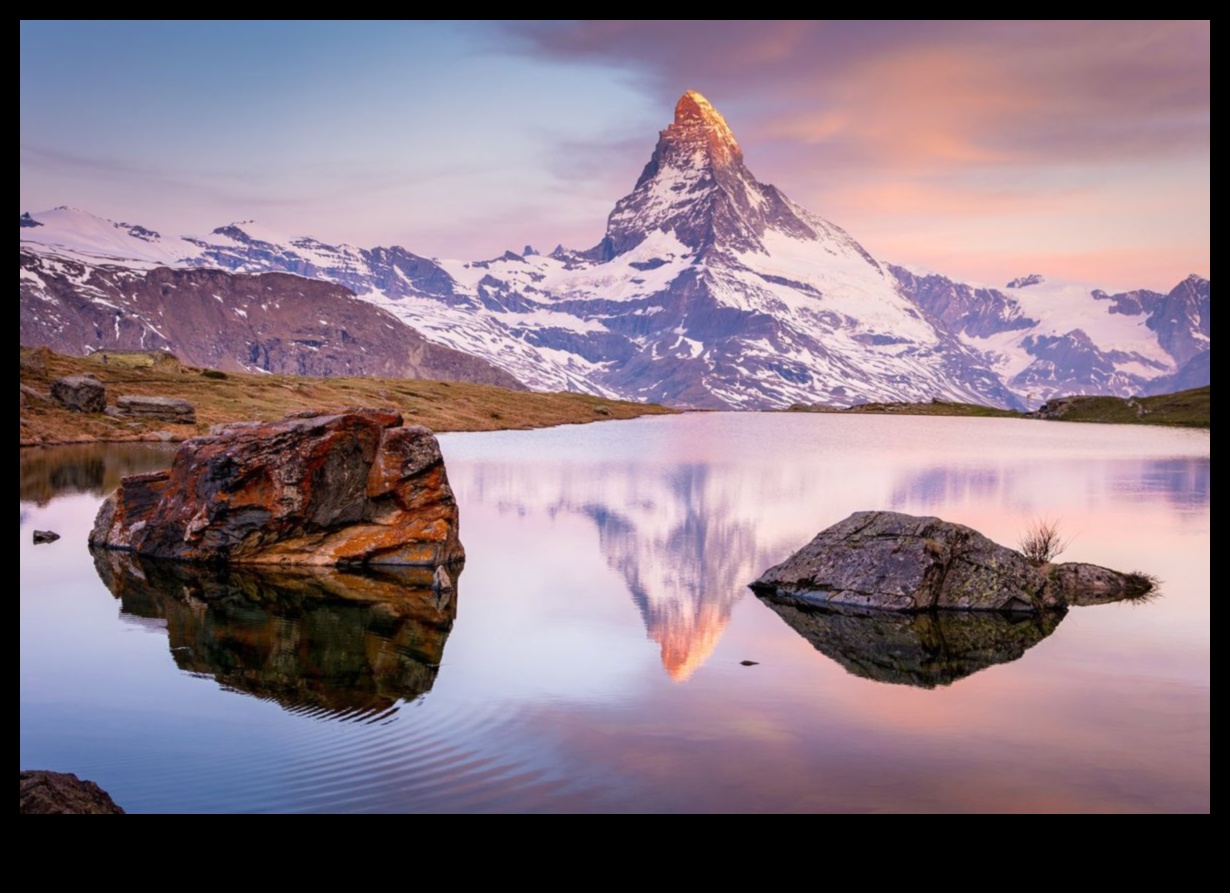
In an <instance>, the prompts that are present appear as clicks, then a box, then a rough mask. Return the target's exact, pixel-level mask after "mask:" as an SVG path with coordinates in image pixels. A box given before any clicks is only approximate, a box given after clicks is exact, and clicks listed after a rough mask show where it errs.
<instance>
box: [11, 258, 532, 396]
mask: <svg viewBox="0 0 1230 893" xmlns="http://www.w3.org/2000/svg"><path fill="white" fill-rule="evenodd" d="M20 333H21V343H22V344H23V345H46V346H48V347H51V348H52V349H54V350H57V351H59V352H61V353H67V354H85V353H90V352H92V351H94V350H98V349H100V348H112V349H116V348H118V349H121V350H158V349H162V350H170V351H172V352H173V353H175V355H176V356H177V357H179V359H180V360H182V361H183V362H185V363H188V364H191V365H194V366H203V367H208V368H213V369H223V370H228V371H244V372H279V373H289V374H294V375H313V376H335V375H372V376H385V377H390V378H428V379H435V380H442V381H473V382H479V383H482V384H494V385H499V386H501V387H506V388H513V389H523V388H524V386H523V385H521V384H520V382H518V381H517V380H516V379H515V378H513V377H512V376H511V375H509V374H508V373H507V372H505V371H504V370H502V369H499V368H497V367H495V366H492V365H491V364H489V363H487V362H486V361H484V360H481V359H479V358H478V357H474V356H471V355H469V354H466V353H462V352H461V351H456V350H452V349H451V348H448V347H444V346H442V345H439V344H434V343H432V342H430V341H428V340H427V339H425V338H423V337H422V336H421V335H419V334H418V333H417V332H415V331H414V330H413V329H412V328H410V327H409V326H407V325H406V324H405V323H403V322H401V321H400V320H399V319H397V318H396V317H394V316H392V315H390V314H388V313H385V312H384V311H383V310H380V309H379V308H378V307H373V306H372V305H371V304H370V303H367V302H366V301H360V300H359V299H358V298H356V297H355V296H354V295H353V294H351V293H350V292H349V291H347V290H346V289H345V288H342V287H340V286H338V285H335V284H334V283H332V282H324V281H320V280H313V279H305V278H303V277H301V276H292V275H288V274H286V273H264V274H259V275H257V274H242V273H229V272H227V271H225V270H218V269H198V268H189V269H182V268H181V269H174V268H170V267H166V266H155V267H153V268H151V269H139V268H134V267H133V266H122V265H118V264H95V263H88V262H85V261H82V260H78V259H73V258H70V257H61V256H56V255H53V254H47V253H43V252H36V251H28V250H26V248H25V247H24V246H23V248H22V250H21V320H20Z"/></svg>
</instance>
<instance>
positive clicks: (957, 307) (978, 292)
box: [888, 264, 1038, 338]
mask: <svg viewBox="0 0 1230 893" xmlns="http://www.w3.org/2000/svg"><path fill="white" fill-rule="evenodd" d="M888 269H889V270H890V271H891V272H892V274H893V276H895V277H896V279H897V282H898V283H900V285H901V288H902V289H903V290H904V291H905V293H906V295H908V296H909V298H910V300H912V301H913V302H914V303H915V304H917V305H918V306H919V307H921V308H922V309H924V310H926V311H927V312H928V313H930V314H931V315H932V316H935V317H936V318H938V319H939V320H940V321H941V322H943V323H944V325H946V326H948V328H949V329H951V330H952V331H954V332H960V333H963V334H965V335H972V336H974V337H976V338H986V337H988V336H990V335H995V334H998V333H999V332H1006V331H1011V330H1015V329H1029V328H1032V327H1033V326H1036V325H1037V324H1038V321H1037V320H1035V319H1030V318H1029V317H1028V316H1026V315H1025V314H1024V313H1023V312H1022V311H1021V305H1020V303H1019V302H1018V301H1017V300H1016V298H1013V297H1010V296H1009V295H1006V294H1004V293H1003V292H1002V291H999V290H998V289H994V288H975V287H974V286H971V285H965V284H964V283H961V282H954V281H953V280H951V279H949V278H947V277H946V276H939V275H936V274H934V273H933V274H930V275H926V276H919V275H917V274H915V273H912V272H910V271H909V270H907V269H906V268H905V267H898V266H895V265H893V264H889V266H888ZM1016 281H1017V280H1015V279H1014V280H1013V282H1016ZM1008 287H1009V288H1016V287H1017V286H1014V285H1013V284H1012V283H1011V282H1010V283H1008Z"/></svg>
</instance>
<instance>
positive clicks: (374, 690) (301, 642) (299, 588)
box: [93, 550, 460, 721]
mask: <svg viewBox="0 0 1230 893" xmlns="http://www.w3.org/2000/svg"><path fill="white" fill-rule="evenodd" d="M93 556H94V566H95V568H96V569H97V571H98V575H99V576H100V577H101V578H102V581H103V582H104V583H105V584H106V586H107V588H108V589H110V590H111V592H112V594H113V595H115V597H116V598H118V599H119V600H120V605H121V610H122V612H123V613H124V614H126V615H128V616H129V617H130V618H145V619H155V620H159V621H165V624H166V630H167V636H168V638H169V640H170V642H169V644H170V649H171V654H172V656H173V657H174V659H175V663H176V665H177V666H178V667H179V668H180V669H181V670H184V671H185V672H188V673H193V674H198V675H203V676H210V677H212V678H214V679H216V680H217V681H218V682H219V683H220V684H221V685H222V686H223V687H225V688H227V689H230V690H232V691H237V692H242V693H245V694H250V695H253V696H255V697H258V698H262V699H266V700H271V701H275V702H276V703H278V704H280V705H282V706H283V707H285V708H286V709H287V710H290V711H292V712H297V713H305V714H310V715H314V716H318V717H323V718H329V719H338V720H365V721H377V720H381V719H386V718H388V717H390V716H392V714H394V713H395V712H396V711H397V709H398V706H399V705H400V704H401V703H402V702H403V701H410V700H413V699H415V698H417V697H419V696H420V695H423V694H424V693H426V692H427V691H430V689H431V687H432V684H433V683H434V682H435V679H436V674H437V672H438V671H439V665H440V660H441V657H442V655H443V653H444V643H445V641H446V640H447V639H448V635H449V632H450V630H451V629H452V625H453V619H454V617H455V616H456V595H455V590H454V591H453V592H445V593H440V594H437V593H435V592H433V591H432V588H431V571H430V570H422V569H400V568H399V569H388V568H386V569H382V570H380V571H378V572H375V571H370V570H369V571H365V572H363V573H348V572H342V571H339V570H336V569H331V568H330V569H323V568H305V569H294V570H283V569H276V570H275V569H269V568H252V567H242V568H240V567H205V566H196V565H189V564H182V563H177V562H167V561H157V560H151V559H143V558H140V557H138V556H135V555H132V554H131V553H127V552H116V551H111V550H93ZM459 573H460V567H457V568H455V569H453V574H452V576H453V579H454V581H455V580H456V577H457V575H458V574H459Z"/></svg>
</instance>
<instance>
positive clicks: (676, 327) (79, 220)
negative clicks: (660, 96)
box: [22, 91, 1209, 409]
mask: <svg viewBox="0 0 1230 893" xmlns="http://www.w3.org/2000/svg"><path fill="white" fill-rule="evenodd" d="M86 218H90V215H85V214H84V213H83V212H73V211H69V210H67V209H57V210H55V211H52V212H45V213H35V214H33V215H28V217H27V216H23V220H22V224H23V228H22V239H23V241H22V245H23V248H28V249H29V250H30V251H31V252H32V253H35V254H39V255H47V254H51V255H68V256H70V257H73V258H76V259H77V260H78V262H81V263H99V262H106V263H109V264H125V265H128V266H130V267H142V266H144V267H149V266H154V265H160V264H164V265H170V266H174V267H177V268H186V267H194V266H204V267H222V268H224V269H227V270H231V271H234V272H240V273H256V272H266V271H280V272H286V273H293V274H295V275H298V276H303V277H307V278H310V279H323V280H326V281H329V282H333V283H337V284H339V285H342V286H345V287H346V288H348V289H351V290H352V291H353V292H355V294H356V295H357V296H358V297H359V298H361V299H362V300H364V301H367V302H370V303H372V304H375V305H377V306H378V307H380V308H382V309H384V310H387V311H388V312H389V313H391V314H392V315H393V316H395V317H397V318H398V319H400V320H401V321H402V322H404V323H405V324H407V325H409V326H411V327H413V328H414V329H415V330H417V331H418V332H421V333H422V335H423V336H424V337H425V338H427V339H428V340H429V341H431V342H434V343H437V344H441V345H446V346H448V347H451V348H454V349H456V350H459V351H463V352H465V353H467V354H471V355H474V356H477V357H481V358H483V359H485V360H486V361H488V362H489V363H491V364H492V365H494V366H497V367H499V368H501V369H503V370H505V371H506V372H507V373H509V374H511V375H512V376H514V377H516V378H517V379H519V380H520V381H522V382H524V383H525V384H527V385H528V386H530V387H531V388H534V389H536V390H577V391H582V392H587V393H591V394H597V395H601V396H608V397H621V398H624V399H633V400H648V401H655V402H663V403H668V404H671V405H675V406H684V407H707V408H770V407H784V406H788V405H790V404H792V403H799V402H802V403H809V404H813V403H829V404H833V405H850V404H853V403H861V402H868V401H885V400H897V401H918V400H930V399H943V400H954V401H962V402H974V403H982V404H987V405H992V406H1000V407H1009V408H1017V409H1021V408H1025V404H1026V403H1028V402H1031V401H1032V402H1033V403H1034V405H1036V404H1037V402H1039V401H1041V400H1044V399H1046V398H1047V397H1050V396H1053V395H1056V394H1068V393H1106V394H1116V395H1121V396H1123V395H1129V394H1136V393H1142V392H1146V393H1148V392H1156V389H1158V388H1165V387H1170V386H1172V385H1173V384H1174V383H1176V382H1183V383H1184V384H1185V386H1193V384H1203V383H1207V378H1206V379H1205V381H1200V380H1199V379H1200V377H1201V376H1202V375H1203V374H1206V373H1207V370H1208V363H1207V354H1208V349H1209V334H1208V333H1209V324H1208V320H1209V289H1208V280H1206V279H1201V278H1200V277H1196V276H1193V277H1189V279H1187V280H1184V282H1183V283H1180V284H1179V286H1177V287H1176V288H1175V289H1174V290H1172V291H1171V292H1170V293H1169V294H1167V295H1161V294H1160V293H1156V292H1147V291H1145V290H1140V291H1136V292H1125V293H1122V294H1116V295H1113V296H1112V295H1108V294H1107V293H1106V292H1104V291H1099V290H1097V289H1093V288H1090V287H1088V286H1076V285H1068V284H1064V283H1057V282H1053V281H1050V280H1047V279H1045V278H1044V277H1043V276H1041V275H1040V274H1036V273H1034V274H1030V275H1028V276H1023V277H1019V278H1017V279H1014V280H1012V281H1010V282H1009V284H1008V286H1005V287H1004V288H1002V289H997V288H988V287H978V286H971V285H967V284H964V283H959V282H955V281H953V280H950V279H947V278H946V277H943V276H939V275H936V274H919V273H915V272H911V271H910V270H908V269H906V268H904V267H898V266H892V265H889V264H885V263H881V262H880V261H878V260H877V259H875V258H873V257H872V256H871V255H870V254H869V253H868V252H867V251H866V250H865V249H863V248H862V246H860V245H859V244H858V243H857V242H856V241H855V240H854V239H853V238H851V237H850V236H849V234H847V233H846V232H845V231H844V230H842V229H841V228H840V227H838V226H836V225H834V224H832V223H830V222H828V221H826V220H824V219H822V218H820V217H818V216H816V215H814V214H812V213H810V212H808V211H806V210H805V209H803V208H801V207H799V206H798V205H796V204H794V203H793V202H791V201H790V199H789V198H787V197H786V196H785V195H784V194H783V193H782V192H781V190H779V189H777V188H776V187H774V186H771V185H767V184H763V183H760V182H759V181H758V180H756V178H755V177H754V176H753V175H752V174H751V172H750V171H749V170H748V168H747V166H746V165H745V163H744V158H743V152H742V150H741V148H740V147H739V144H738V142H737V141H736V140H735V137H734V135H733V133H732V131H731V129H730V127H729V125H728V124H727V123H726V121H725V119H724V118H723V117H722V115H721V114H720V113H719V112H718V111H717V110H716V109H714V107H713V106H712V105H711V104H710V103H709V102H708V101H707V100H706V99H705V98H704V97H703V96H701V95H700V94H699V93H696V92H694V91H688V92H687V93H685V94H684V95H683V96H682V97H681V98H680V100H679V102H678V103H677V104H676V107H675V114H674V119H673V121H672V123H671V124H670V125H669V126H668V127H666V128H665V129H664V130H662V131H661V132H660V134H659V139H658V143H657V145H656V147H655V149H654V151H653V154H652V156H651V157H650V160H649V162H648V163H647V164H646V166H645V168H644V170H643V171H642V173H641V175H640V177H639V178H638V180H637V182H636V184H635V186H634V188H633V190H632V192H630V193H629V194H628V195H626V196H624V197H623V198H621V199H620V200H619V201H618V202H616V204H615V207H614V209H613V211H612V212H611V215H610V217H609V219H608V221H607V228H606V233H605V235H604V237H603V239H602V240H601V241H600V242H599V243H598V244H597V245H595V246H594V247H592V248H590V249H588V250H585V251H570V250H566V249H563V248H562V247H561V248H557V249H556V250H555V251H553V252H552V253H551V254H550V255H541V254H537V253H534V252H532V250H530V249H528V248H527V250H526V251H525V252H524V253H522V254H516V253H514V252H511V251H510V252H506V253H505V254H504V255H502V256H500V257H498V258H494V259H490V260H485V261H474V262H468V263H466V262H460V261H447V260H437V259H434V258H425V257H421V256H419V255H415V254H413V253H412V252H410V251H408V250H406V249H404V248H401V247H397V246H394V247H377V248H372V249H364V248H358V247H355V246H352V245H346V244H342V245H328V244H326V243H323V242H321V241H319V240H316V239H312V238H308V237H298V238H287V237H285V236H282V235H280V234H276V233H271V232H268V231H265V230H264V229H263V228H262V227H260V226H259V225H256V224H253V223H251V222H246V223H237V224H231V225H228V226H224V227H219V228H218V229H215V230H214V231H213V232H212V233H210V234H209V235H208V236H205V237H194V238H189V239H170V238H166V237H162V236H160V235H159V234H158V233H157V232H155V231H153V230H150V229H146V228H144V227H135V226H131V225H129V224H114V223H111V222H110V221H103V220H101V219H100V218H90V219H86ZM27 219H28V220H29V222H27ZM31 224H40V225H39V226H32V225H31ZM138 230H140V232H138ZM87 231H88V232H87ZM121 258H122V260H121ZM23 263H24V261H23ZM24 275H25V274H23V277H24ZM23 281H24V279H23ZM22 312H23V326H24V325H25V322H24V321H25V315H26V313H27V310H26V301H25V300H24V299H23V310H22ZM23 333H24V329H23ZM97 346H101V345H95V347H97ZM107 346H111V345H107ZM1202 357H1203V359H1202ZM1202 370H1203V371H1202Z"/></svg>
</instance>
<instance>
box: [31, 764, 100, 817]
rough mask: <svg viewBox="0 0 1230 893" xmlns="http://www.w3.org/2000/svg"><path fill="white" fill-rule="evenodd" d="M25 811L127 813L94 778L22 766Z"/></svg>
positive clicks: (39, 812) (77, 813) (38, 813)
mask: <svg viewBox="0 0 1230 893" xmlns="http://www.w3.org/2000/svg"><path fill="white" fill-rule="evenodd" d="M20 775H21V809H20V814H21V815H124V810H122V809H120V807H118V806H116V805H115V801H114V800H112V799H111V796H110V795H109V794H108V793H107V792H106V791H104V790H103V789H102V788H100V787H99V786H98V785H96V784H95V783H94V782H92V781H82V780H81V779H80V778H78V777H77V776H75V775H73V774H71V773H68V772H48V771H47V770H45V769H39V770H33V771H27V770H25V769H23V770H21V773H20Z"/></svg>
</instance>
